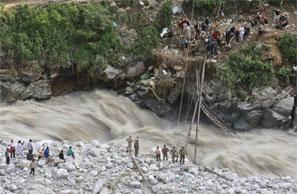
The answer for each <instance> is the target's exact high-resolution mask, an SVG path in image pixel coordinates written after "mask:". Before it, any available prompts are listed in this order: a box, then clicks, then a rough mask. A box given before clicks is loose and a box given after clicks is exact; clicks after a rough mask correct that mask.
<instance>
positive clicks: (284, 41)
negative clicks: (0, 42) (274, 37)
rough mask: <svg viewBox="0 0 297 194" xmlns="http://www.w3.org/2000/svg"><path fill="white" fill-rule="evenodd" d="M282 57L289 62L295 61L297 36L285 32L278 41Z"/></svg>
mask: <svg viewBox="0 0 297 194" xmlns="http://www.w3.org/2000/svg"><path fill="white" fill-rule="evenodd" d="M279 48H280V51H281V53H282V55H283V58H284V59H285V60H287V61H288V62H291V63H297V36H295V35H292V34H290V33H286V34H284V35H283V36H282V38H281V40H280V41H279Z"/></svg>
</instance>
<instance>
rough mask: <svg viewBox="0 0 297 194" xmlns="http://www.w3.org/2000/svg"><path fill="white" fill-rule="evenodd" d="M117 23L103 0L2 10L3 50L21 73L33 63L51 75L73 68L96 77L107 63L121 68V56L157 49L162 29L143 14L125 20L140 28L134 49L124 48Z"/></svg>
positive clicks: (136, 55)
mask: <svg viewBox="0 0 297 194" xmlns="http://www.w3.org/2000/svg"><path fill="white" fill-rule="evenodd" d="M131 2H132V1H131ZM128 3H129V2H128ZM126 15H128V14H126ZM118 19H119V18H118V16H117V17H116V16H115V14H114V10H112V8H110V7H108V6H107V5H106V3H104V2H103V3H96V2H93V3H88V4H75V3H71V4H51V5H48V6H45V7H31V6H20V7H17V8H15V9H10V10H5V9H4V8H3V7H0V45H1V50H2V51H3V52H4V53H5V58H6V59H8V60H9V61H12V63H13V65H14V67H15V69H16V70H17V71H18V72H19V73H20V72H21V71H22V69H23V68H24V67H26V66H33V65H32V64H34V66H37V67H38V68H40V69H41V70H42V71H43V72H45V73H46V74H47V75H48V76H49V75H50V74H51V72H52V71H53V70H59V69H61V68H69V69H74V70H75V71H76V73H80V72H84V73H87V76H89V77H90V78H91V79H96V78H97V77H98V75H99V74H100V73H101V72H102V71H103V70H104V68H105V67H106V66H107V65H108V64H109V65H113V66H117V65H119V64H120V60H121V57H122V56H131V55H132V54H133V57H132V59H137V60H145V59H146V58H147V57H149V56H150V54H151V53H152V49H153V48H154V47H155V46H156V45H157V42H158V32H157V30H156V29H155V28H154V27H153V23H152V22H150V21H149V20H148V19H147V16H145V15H144V14H142V13H139V12H134V13H132V14H129V17H126V19H124V20H123V25H127V26H129V28H133V27H135V28H136V30H137V39H136V41H135V42H134V44H133V45H132V47H127V46H125V45H122V43H121V39H120V37H119V33H118V31H117V28H116V25H115V22H116V23H118V22H120V21H118ZM135 22H137V23H135ZM139 24H141V25H139Z"/></svg>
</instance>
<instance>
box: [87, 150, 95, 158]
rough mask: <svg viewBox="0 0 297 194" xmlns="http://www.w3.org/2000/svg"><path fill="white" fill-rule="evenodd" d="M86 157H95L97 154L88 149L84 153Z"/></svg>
mask: <svg viewBox="0 0 297 194" xmlns="http://www.w3.org/2000/svg"><path fill="white" fill-rule="evenodd" d="M86 156H91V157H97V154H96V152H95V151H94V150H93V149H91V148H89V149H88V150H87V151H86Z"/></svg>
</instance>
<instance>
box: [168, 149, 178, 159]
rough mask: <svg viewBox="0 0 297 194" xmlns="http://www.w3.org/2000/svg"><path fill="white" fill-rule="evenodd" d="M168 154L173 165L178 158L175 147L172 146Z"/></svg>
mask: <svg viewBox="0 0 297 194" xmlns="http://www.w3.org/2000/svg"><path fill="white" fill-rule="evenodd" d="M170 154H171V157H172V163H174V162H175V160H176V159H177V158H178V153H177V150H176V148H175V146H173V148H172V149H171V150H170Z"/></svg>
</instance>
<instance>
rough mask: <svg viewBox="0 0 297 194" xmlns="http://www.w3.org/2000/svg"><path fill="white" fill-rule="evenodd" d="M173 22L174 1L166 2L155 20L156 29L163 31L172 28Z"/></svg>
mask: <svg viewBox="0 0 297 194" xmlns="http://www.w3.org/2000/svg"><path fill="white" fill-rule="evenodd" d="M171 22H172V1H171V0H166V1H165V2H164V3H163V4H162V6H161V9H160V11H159V12H158V14H157V16H156V20H155V27H156V28H157V30H159V31H161V30H162V29H163V28H165V27H170V26H171Z"/></svg>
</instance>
